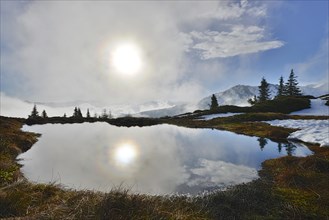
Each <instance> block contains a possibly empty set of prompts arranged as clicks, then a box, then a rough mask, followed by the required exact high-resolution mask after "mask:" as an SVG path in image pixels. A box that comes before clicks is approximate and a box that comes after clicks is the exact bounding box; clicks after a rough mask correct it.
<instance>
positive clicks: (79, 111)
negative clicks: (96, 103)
mask: <svg viewBox="0 0 329 220" xmlns="http://www.w3.org/2000/svg"><path fill="white" fill-rule="evenodd" d="M77 114H78V115H77V117H78V118H83V116H82V113H81V109H80V108H78V110H77Z"/></svg>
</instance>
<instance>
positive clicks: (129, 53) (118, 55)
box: [111, 44, 142, 75]
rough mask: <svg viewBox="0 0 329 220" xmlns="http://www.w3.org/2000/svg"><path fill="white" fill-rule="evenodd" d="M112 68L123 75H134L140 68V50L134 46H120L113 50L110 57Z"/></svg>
mask: <svg viewBox="0 0 329 220" xmlns="http://www.w3.org/2000/svg"><path fill="white" fill-rule="evenodd" d="M111 64H112V66H113V67H114V68H115V69H116V70H117V71H118V72H119V73H122V74H125V75H134V74H136V73H138V72H139V71H140V69H141V67H142V58H141V53H140V49H139V48H138V47H137V46H136V45H134V44H121V45H119V46H118V47H117V48H115V49H114V51H113V53H112V56H111Z"/></svg>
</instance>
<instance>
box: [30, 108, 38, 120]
mask: <svg viewBox="0 0 329 220" xmlns="http://www.w3.org/2000/svg"><path fill="white" fill-rule="evenodd" d="M38 117H39V112H38V110H37V106H36V105H34V106H33V109H32V112H31V115H29V118H38Z"/></svg>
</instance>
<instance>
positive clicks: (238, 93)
mask: <svg viewBox="0 0 329 220" xmlns="http://www.w3.org/2000/svg"><path fill="white" fill-rule="evenodd" d="M269 88H270V98H273V97H274V96H275V95H276V94H277V90H278V85H273V84H270V85H269ZM300 89H301V90H302V93H303V94H304V95H312V96H315V97H318V96H321V95H324V94H328V93H329V91H328V90H329V87H328V83H322V84H311V85H307V86H300ZM255 95H256V96H258V86H248V85H237V86H233V87H231V88H229V89H227V90H225V91H223V92H219V93H215V96H216V98H217V101H218V104H219V105H237V106H249V105H250V104H249V103H248V101H247V100H248V99H249V98H252V97H254V96H255ZM210 103H211V96H207V97H205V98H203V99H202V100H200V101H199V103H198V104H197V108H198V109H208V108H209V104H210Z"/></svg>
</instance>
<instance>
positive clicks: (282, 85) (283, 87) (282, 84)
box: [276, 76, 285, 98]
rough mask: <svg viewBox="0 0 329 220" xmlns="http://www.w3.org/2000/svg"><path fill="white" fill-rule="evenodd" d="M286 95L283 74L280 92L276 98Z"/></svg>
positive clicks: (280, 81) (280, 80)
mask: <svg viewBox="0 0 329 220" xmlns="http://www.w3.org/2000/svg"><path fill="white" fill-rule="evenodd" d="M284 95H285V86H284V81H283V77H282V76H281V77H280V79H279V88H278V93H277V94H276V98H279V97H282V96H284Z"/></svg>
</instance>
